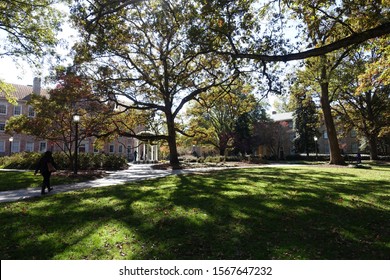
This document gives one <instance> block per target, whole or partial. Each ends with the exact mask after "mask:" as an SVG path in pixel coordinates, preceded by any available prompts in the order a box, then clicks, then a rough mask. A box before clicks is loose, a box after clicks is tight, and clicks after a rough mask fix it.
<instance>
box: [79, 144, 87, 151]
mask: <svg viewBox="0 0 390 280" xmlns="http://www.w3.org/2000/svg"><path fill="white" fill-rule="evenodd" d="M85 152H86V148H85V144H84V143H81V144H80V145H79V153H85Z"/></svg>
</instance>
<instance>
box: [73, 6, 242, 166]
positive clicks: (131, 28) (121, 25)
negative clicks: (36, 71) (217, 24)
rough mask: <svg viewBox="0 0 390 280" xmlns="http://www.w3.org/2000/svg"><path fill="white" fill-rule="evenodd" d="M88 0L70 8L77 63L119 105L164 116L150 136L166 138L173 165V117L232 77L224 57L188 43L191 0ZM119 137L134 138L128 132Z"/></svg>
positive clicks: (192, 19)
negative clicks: (77, 33)
mask: <svg viewBox="0 0 390 280" xmlns="http://www.w3.org/2000/svg"><path fill="white" fill-rule="evenodd" d="M92 2H94V1H91V5H87V6H83V5H82V4H80V6H79V7H77V9H76V10H75V17H74V18H75V21H76V23H77V25H78V26H79V28H80V29H81V30H82V36H83V41H82V43H81V44H79V45H78V47H77V50H78V57H77V62H80V63H81V62H82V63H83V65H84V70H85V71H86V72H85V73H87V74H88V75H89V76H91V77H95V84H96V87H97V88H98V90H99V91H100V92H101V93H102V94H104V95H106V96H109V97H110V99H111V100H113V101H115V102H116V103H117V104H120V106H121V107H123V108H127V109H137V110H141V111H142V110H149V111H155V112H156V113H161V114H163V115H164V117H165V124H166V127H165V133H163V134H160V135H156V136H154V137H152V139H151V140H154V139H160V140H161V139H162V140H166V141H167V142H168V145H169V150H170V163H171V165H172V166H173V167H178V166H179V160H178V152H177V147H176V133H178V132H181V128H180V127H179V126H178V125H177V124H176V120H177V117H178V115H179V113H180V112H181V111H182V109H183V108H184V106H185V105H186V103H188V102H189V101H191V100H193V99H194V98H196V97H197V96H198V95H199V94H201V93H203V92H206V91H208V90H210V89H212V88H213V87H218V86H221V85H223V84H229V83H230V82H231V81H232V80H234V79H235V76H236V75H235V71H234V69H230V68H229V67H228V64H227V62H228V61H227V60H229V57H224V56H219V57H218V56H217V55H215V56H210V55H209V54H207V55H206V54H205V53H204V51H203V50H202V48H201V47H200V46H198V45H195V44H192V43H191V41H190V40H189V34H191V30H190V28H191V27H192V26H194V25H196V22H197V20H198V19H197V18H196V17H195V15H196V14H197V13H198V11H197V7H196V6H195V5H193V3H192V2H191V1H190V2H187V1H138V3H135V4H134V3H130V4H127V5H122V7H121V9H113V7H116V6H112V5H106V6H104V5H100V4H99V3H98V2H95V3H94V5H92ZM103 2H104V1H103ZM91 15H96V17H92V18H91ZM88 69H93V70H92V71H88ZM122 135H127V136H133V137H138V135H136V134H134V133H129V132H128V131H122Z"/></svg>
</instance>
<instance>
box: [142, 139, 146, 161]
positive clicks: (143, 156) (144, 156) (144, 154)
mask: <svg viewBox="0 0 390 280" xmlns="http://www.w3.org/2000/svg"><path fill="white" fill-rule="evenodd" d="M143 145H144V153H143V155H142V159H143V161H144V162H145V160H146V144H145V143H144V144H143Z"/></svg>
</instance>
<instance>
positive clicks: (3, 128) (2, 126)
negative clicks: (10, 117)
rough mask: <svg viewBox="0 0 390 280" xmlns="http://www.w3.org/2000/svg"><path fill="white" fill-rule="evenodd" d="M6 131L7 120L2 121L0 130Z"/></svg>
mask: <svg viewBox="0 0 390 280" xmlns="http://www.w3.org/2000/svg"><path fill="white" fill-rule="evenodd" d="M4 131H5V122H0V132H4Z"/></svg>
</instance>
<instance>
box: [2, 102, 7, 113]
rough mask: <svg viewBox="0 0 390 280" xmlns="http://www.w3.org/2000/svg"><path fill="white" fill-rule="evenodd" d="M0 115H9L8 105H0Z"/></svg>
mask: <svg viewBox="0 0 390 280" xmlns="http://www.w3.org/2000/svg"><path fill="white" fill-rule="evenodd" d="M0 115H7V104H5V103H0Z"/></svg>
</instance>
